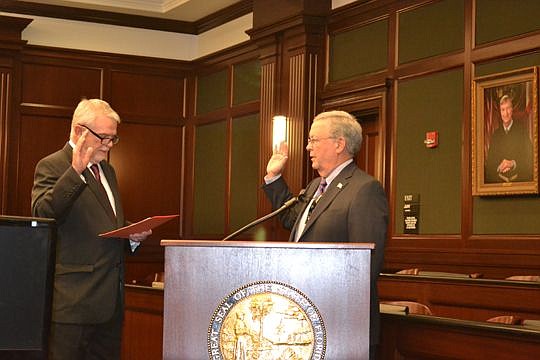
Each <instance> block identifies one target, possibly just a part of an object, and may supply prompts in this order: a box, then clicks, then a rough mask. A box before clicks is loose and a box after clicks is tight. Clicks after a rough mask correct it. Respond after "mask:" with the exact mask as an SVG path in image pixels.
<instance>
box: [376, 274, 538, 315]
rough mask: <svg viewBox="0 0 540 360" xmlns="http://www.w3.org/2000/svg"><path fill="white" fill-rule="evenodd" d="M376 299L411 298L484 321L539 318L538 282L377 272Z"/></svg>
mask: <svg viewBox="0 0 540 360" xmlns="http://www.w3.org/2000/svg"><path fill="white" fill-rule="evenodd" d="M378 290H379V300H380V301H398V300H403V301H415V302H419V303H422V304H424V305H427V306H428V307H429V308H430V310H431V312H432V313H433V315H435V316H441V317H448V318H455V319H463V320H475V321H485V320H487V319H489V318H492V317H495V316H501V315H514V316H517V317H519V318H522V319H540V283H533V282H522V281H508V280H491V279H470V278H459V277H434V276H421V275H398V274H380V276H379V280H378Z"/></svg>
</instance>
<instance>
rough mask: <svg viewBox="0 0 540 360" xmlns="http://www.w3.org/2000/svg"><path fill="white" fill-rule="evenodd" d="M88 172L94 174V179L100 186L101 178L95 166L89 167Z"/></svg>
mask: <svg viewBox="0 0 540 360" xmlns="http://www.w3.org/2000/svg"><path fill="white" fill-rule="evenodd" d="M90 170H92V172H93V173H94V177H95V178H96V180H97V182H98V183H100V184H101V177H100V176H99V167H98V165H97V164H92V165H90Z"/></svg>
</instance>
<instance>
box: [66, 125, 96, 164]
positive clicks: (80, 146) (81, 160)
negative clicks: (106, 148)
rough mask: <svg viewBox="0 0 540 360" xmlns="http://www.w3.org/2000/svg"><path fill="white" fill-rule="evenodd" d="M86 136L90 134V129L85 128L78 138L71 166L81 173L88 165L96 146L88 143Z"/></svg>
mask: <svg viewBox="0 0 540 360" xmlns="http://www.w3.org/2000/svg"><path fill="white" fill-rule="evenodd" d="M86 136H88V130H85V131H84V132H83V133H82V135H81V136H80V137H79V140H77V144H75V148H74V149H73V158H72V159H71V166H73V168H74V169H75V171H76V172H77V173H78V174H79V175H80V174H82V172H83V171H84V169H86V167H87V166H88V163H89V162H90V158H91V156H92V153H93V152H94V148H93V147H91V146H87V145H86Z"/></svg>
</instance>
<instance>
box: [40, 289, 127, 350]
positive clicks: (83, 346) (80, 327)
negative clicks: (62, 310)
mask: <svg viewBox="0 0 540 360" xmlns="http://www.w3.org/2000/svg"><path fill="white" fill-rule="evenodd" d="M120 299H121V296H118V301H117V304H116V307H115V310H114V314H113V316H112V317H111V319H110V320H109V321H107V322H105V323H101V324H65V323H58V322H53V323H52V324H51V335H50V339H49V360H97V359H107V360H118V359H120V348H121V342H122V321H123V309H122V304H121V300H120Z"/></svg>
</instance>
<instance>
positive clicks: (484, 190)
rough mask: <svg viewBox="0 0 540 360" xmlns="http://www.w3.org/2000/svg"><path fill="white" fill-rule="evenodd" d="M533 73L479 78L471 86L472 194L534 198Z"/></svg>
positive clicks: (535, 92) (535, 128)
mask: <svg viewBox="0 0 540 360" xmlns="http://www.w3.org/2000/svg"><path fill="white" fill-rule="evenodd" d="M537 79H538V70H537V68H536V67H530V68H524V69H519V70H515V71H510V72H505V73H499V74H494V75H488V76H482V77H478V78H475V79H474V80H473V87H472V96H473V97H472V101H471V103H472V137H471V138H472V148H471V150H472V194H473V195H474V196H484V195H514V194H538V80H537Z"/></svg>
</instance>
